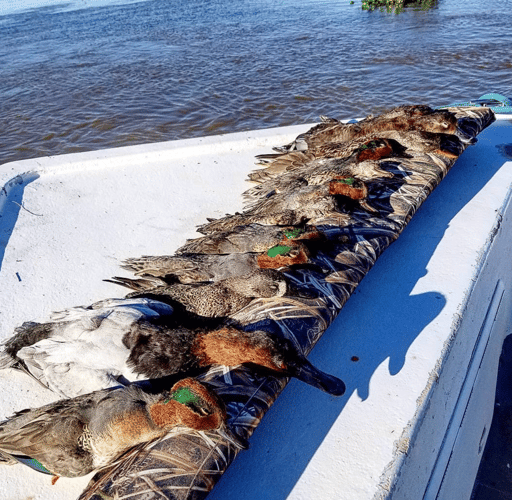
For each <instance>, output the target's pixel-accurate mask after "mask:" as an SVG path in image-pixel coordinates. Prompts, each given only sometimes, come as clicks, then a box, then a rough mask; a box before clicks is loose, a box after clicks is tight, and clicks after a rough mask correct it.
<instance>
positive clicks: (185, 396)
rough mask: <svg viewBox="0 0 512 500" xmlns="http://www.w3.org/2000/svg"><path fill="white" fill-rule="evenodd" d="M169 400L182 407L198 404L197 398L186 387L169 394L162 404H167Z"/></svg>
mask: <svg viewBox="0 0 512 500" xmlns="http://www.w3.org/2000/svg"><path fill="white" fill-rule="evenodd" d="M171 399H172V400H173V401H177V402H178V403H181V404H182V405H188V404H190V403H199V398H198V397H197V396H196V395H195V394H194V393H193V392H192V391H191V390H190V389H189V388H187V387H182V388H180V389H177V390H176V391H174V392H173V393H171V394H170V396H169V398H168V399H166V400H165V401H164V404H167V403H168V402H169V401H171Z"/></svg>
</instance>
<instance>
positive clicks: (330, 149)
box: [249, 136, 408, 182]
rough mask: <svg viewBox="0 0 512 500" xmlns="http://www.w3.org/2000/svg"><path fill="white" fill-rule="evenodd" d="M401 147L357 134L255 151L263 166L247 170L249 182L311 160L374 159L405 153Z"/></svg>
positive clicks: (393, 141) (392, 141) (299, 167)
mask: <svg viewBox="0 0 512 500" xmlns="http://www.w3.org/2000/svg"><path fill="white" fill-rule="evenodd" d="M404 150H405V147H403V146H402V145H401V144H400V143H399V142H398V141H396V140H387V139H385V138H380V137H369V136H365V137H360V138H357V139H355V140H352V141H349V142H329V143H326V144H322V145H319V146H317V147H315V148H310V149H308V150H307V151H292V152H289V153H281V154H271V155H259V156H257V158H260V159H261V158H262V157H265V158H266V161H265V163H264V164H265V165H268V166H267V167H266V168H264V169H260V170H255V171H254V172H251V173H250V174H249V179H250V180H251V181H253V182H265V181H266V180H269V179H273V178H274V177H276V176H278V175H281V174H283V173H289V172H294V171H296V170H300V169H302V168H303V167H304V166H305V165H311V164H313V163H314V160H319V159H323V158H327V159H335V158H339V159H347V160H349V161H352V162H367V161H377V160H380V159H382V158H388V157H390V156H397V157H403V156H408V155H405V153H404Z"/></svg>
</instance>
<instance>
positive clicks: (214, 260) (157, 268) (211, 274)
mask: <svg viewBox="0 0 512 500" xmlns="http://www.w3.org/2000/svg"><path fill="white" fill-rule="evenodd" d="M281 233H282V231H281ZM286 243H287V247H288V251H287V261H286V263H285V262H284V261H283V260H282V258H281V259H280V258H277V257H278V255H279V254H275V252H274V251H273V249H275V247H276V245H274V246H273V247H271V248H267V249H266V251H265V252H261V253H256V252H251V253H233V254H221V255H216V254H195V253H191V254H181V255H161V256H148V255H143V256H142V257H138V258H131V259H127V260H125V261H124V264H123V265H122V266H121V267H122V268H123V269H127V270H129V271H133V272H134V273H135V274H136V275H137V276H155V277H166V278H167V279H169V278H175V279H177V280H178V281H179V282H180V283H197V282H201V281H202V282H205V281H220V280H223V279H226V278H231V277H233V276H241V275H246V274H249V273H252V272H254V271H256V270H258V269H260V268H265V269H278V268H281V267H284V266H291V265H294V264H304V263H306V262H307V261H308V259H309V251H308V249H307V247H305V246H304V245H303V244H302V243H301V242H299V241H292V240H290V241H289V242H286ZM281 246H282V245H281ZM274 254H275V255H274ZM272 255H274V256H275V257H276V258H274V259H273V258H272ZM114 279H117V280H119V278H118V277H116V278H114ZM106 281H109V280H106Z"/></svg>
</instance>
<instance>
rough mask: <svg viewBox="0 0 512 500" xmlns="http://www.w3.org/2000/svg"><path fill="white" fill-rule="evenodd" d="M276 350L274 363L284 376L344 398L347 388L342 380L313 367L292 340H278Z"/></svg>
mask: <svg viewBox="0 0 512 500" xmlns="http://www.w3.org/2000/svg"><path fill="white" fill-rule="evenodd" d="M274 349H275V351H274V356H273V359H274V362H275V364H276V365H280V366H281V369H280V370H278V371H280V372H281V373H282V374H283V375H284V376H286V377H295V378H297V379H299V380H301V381H302V382H305V383H306V384H309V385H312V386H313V387H316V388H317V389H321V390H322V391H324V392H327V393H328V394H331V395H333V396H342V395H343V394H344V393H345V390H346V386H345V383H344V382H343V381H342V380H341V379H339V378H337V377H335V376H334V375H329V374H327V373H325V372H322V371H321V370H319V369H318V368H316V367H315V366H314V365H312V364H311V363H310V362H309V361H308V360H307V358H306V356H304V354H302V352H300V351H299V350H298V349H297V348H296V347H295V346H294V345H293V343H292V342H291V341H290V340H288V339H285V338H276V339H275V342H274Z"/></svg>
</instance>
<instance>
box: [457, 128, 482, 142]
mask: <svg viewBox="0 0 512 500" xmlns="http://www.w3.org/2000/svg"><path fill="white" fill-rule="evenodd" d="M455 135H456V136H457V137H458V138H459V139H460V140H461V141H462V142H463V143H464V144H468V145H472V144H476V142H477V141H478V139H477V138H476V137H474V136H472V135H470V134H468V133H466V132H465V131H464V130H462V129H461V128H460V127H457V130H456V131H455Z"/></svg>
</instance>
